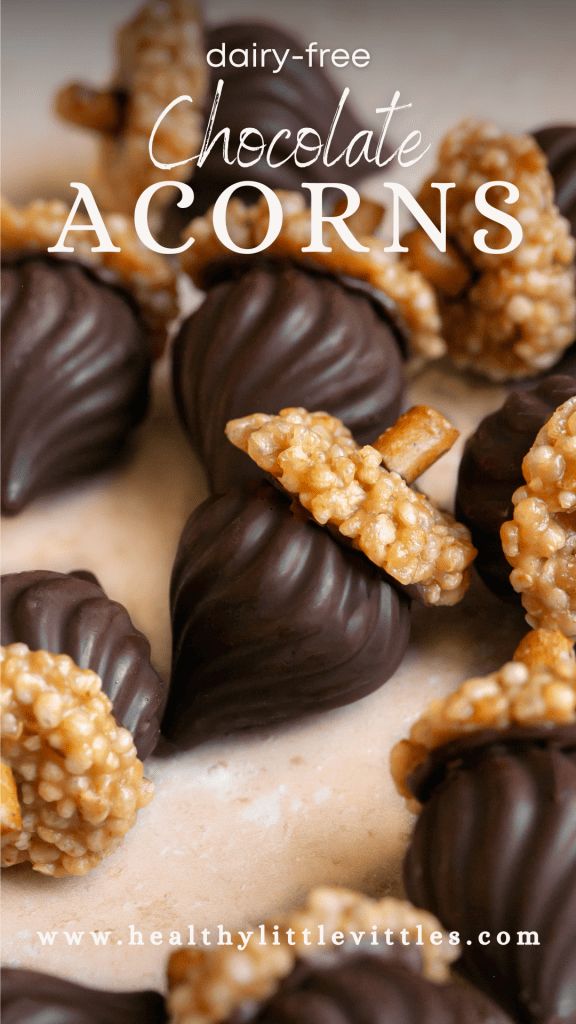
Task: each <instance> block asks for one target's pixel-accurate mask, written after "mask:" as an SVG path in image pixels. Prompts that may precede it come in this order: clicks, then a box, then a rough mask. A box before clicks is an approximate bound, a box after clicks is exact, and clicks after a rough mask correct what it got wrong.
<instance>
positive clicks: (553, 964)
mask: <svg viewBox="0 0 576 1024" xmlns="http://www.w3.org/2000/svg"><path fill="white" fill-rule="evenodd" d="M517 732H518V730H517ZM445 751H446V766H445V769H444V771H443V772H442V773H441V774H440V776H438V763H437V762H438V760H439V758H440V757H441V756H442V750H441V749H440V750H439V751H436V754H435V757H436V765H435V768H434V773H435V774H436V783H435V785H432V786H430V785H428V787H427V790H428V791H427V793H426V791H423V790H422V788H420V789H419V790H417V791H418V796H419V797H421V798H423V799H425V803H424V807H423V809H422V811H421V813H420V816H419V818H418V821H417V824H416V827H415V830H414V835H413V837H412V841H411V844H410V848H409V851H408V854H407V856H406V860H405V865H404V879H405V885H406V890H407V893H408V895H409V897H410V899H411V900H412V901H413V902H414V903H415V904H416V905H417V906H421V907H425V908H426V909H427V910H430V911H431V912H432V913H433V914H435V915H436V916H437V917H438V918H439V919H440V921H441V922H442V924H443V925H444V927H445V928H446V929H448V930H455V931H458V932H460V935H461V937H462V940H463V953H462V961H461V965H462V969H463V971H464V972H465V973H466V974H467V976H468V977H469V979H470V980H472V981H473V982H474V983H475V984H477V985H478V986H479V987H480V988H483V989H484V990H485V991H486V992H487V993H488V994H489V995H490V996H491V997H492V998H494V999H495V1000H496V1001H497V1002H499V1003H501V1005H502V1006H503V1007H504V1008H505V1009H506V1010H507V1012H509V1013H510V1014H511V1015H512V1017H513V1019H514V1020H515V1021H518V1022H520V1024H573V1022H574V1021H575V1020H576V730H574V729H570V728H566V729H565V730H563V729H562V728H560V727H557V728H555V729H552V730H548V739H547V740H546V739H545V737H544V734H542V735H540V736H532V737H531V738H529V737H527V739H526V741H525V742H520V741H519V737H518V735H515V736H513V737H512V738H511V742H510V743H508V742H507V741H506V735H505V734H501V736H500V739H499V740H494V738H493V737H492V742H487V743H484V745H478V744H477V743H475V742H474V741H472V743H471V744H470V747H469V749H467V744H466V740H464V741H461V742H460V743H459V744H452V745H450V747H447V748H445ZM486 932H489V933H490V937H491V942H490V944H489V945H482V944H481V943H480V942H479V940H478V939H479V936H480V934H481V933H486ZM500 932H506V933H509V934H510V942H509V944H507V945H502V944H498V942H497V941H496V936H497V935H498V934H499V933H500ZM519 932H524V933H528V932H536V933H537V936H538V944H537V945H535V944H532V943H533V939H532V940H529V939H528V938H527V937H526V936H525V937H524V939H521V940H520V942H519V939H518V933H519ZM468 942H469V943H470V945H468Z"/></svg>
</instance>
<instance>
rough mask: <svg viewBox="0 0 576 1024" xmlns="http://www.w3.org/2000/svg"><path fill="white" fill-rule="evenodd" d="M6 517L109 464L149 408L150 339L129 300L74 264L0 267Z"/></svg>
mask: <svg viewBox="0 0 576 1024" xmlns="http://www.w3.org/2000/svg"><path fill="white" fill-rule="evenodd" d="M2 336H3V337H2V363H3V366H2V511H3V512H6V513H11V514H13V513H16V512H19V511H20V510H21V509H22V508H24V506H25V505H26V504H28V502H30V501H32V500H33V499H34V498H36V497H38V496H39V495H42V494H44V493H46V492H48V491H52V490H54V489H56V488H58V487H60V486H62V485H63V484H65V483H68V482H70V481H73V480H76V479H78V478H80V477H85V476H87V475H89V474H91V473H93V472H96V471H97V470H100V469H102V468H103V467H105V466H108V465H109V464H110V463H112V462H114V461H115V460H116V459H117V458H118V455H119V454H120V453H121V451H122V449H123V447H124V444H125V442H126V440H127V438H128V437H129V435H130V434H131V432H132V431H133V429H134V428H135V427H136V426H137V425H138V424H139V423H140V421H141V420H142V418H143V416H144V414H145V411H146V408H147V404H148V382H149V374H150V366H151V355H150V348H149V341H148V339H147V337H146V334H145V331H144V328H143V325H142V322H141V320H140V317H139V314H138V312H137V311H136V308H135V306H134V304H133V302H132V300H131V299H130V298H129V296H128V295H127V294H125V293H124V292H123V291H120V290H119V289H118V288H116V287H113V286H112V285H111V284H110V283H107V282H105V281H104V280H102V279H100V278H99V277H97V276H95V275H94V274H93V273H92V272H90V271H88V270H87V269H86V268H85V267H83V266H81V265H80V264H79V263H76V262H73V261H70V260H64V259H57V258H50V257H48V256H41V255H35V256H27V257H26V256H18V257H14V258H12V259H3V262H2Z"/></svg>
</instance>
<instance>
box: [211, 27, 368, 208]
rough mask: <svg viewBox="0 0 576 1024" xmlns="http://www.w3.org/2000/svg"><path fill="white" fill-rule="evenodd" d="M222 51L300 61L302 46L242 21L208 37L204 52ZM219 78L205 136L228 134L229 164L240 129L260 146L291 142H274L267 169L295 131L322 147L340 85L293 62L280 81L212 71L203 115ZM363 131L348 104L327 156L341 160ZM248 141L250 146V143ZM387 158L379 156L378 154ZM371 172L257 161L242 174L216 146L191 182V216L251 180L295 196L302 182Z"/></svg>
mask: <svg viewBox="0 0 576 1024" xmlns="http://www.w3.org/2000/svg"><path fill="white" fill-rule="evenodd" d="M223 44H224V45H225V46H226V50H227V53H228V54H229V53H230V51H231V50H234V49H236V48H241V49H246V50H248V51H249V52H250V53H252V47H253V44H256V48H257V51H258V52H259V51H260V50H261V49H262V48H263V47H274V48H275V49H276V50H278V51H280V52H281V53H284V51H285V50H287V49H290V53H291V54H292V53H296V54H304V48H305V45H306V43H305V42H304V41H303V40H301V39H299V38H298V37H294V36H292V35H290V33H288V32H285V31H284V29H282V28H279V27H278V26H277V25H271V24H267V23H261V22H249V21H246V22H244V21H237V22H230V23H229V24H224V25H218V26H216V27H214V28H212V29H210V30H209V31H208V33H207V37H206V50H207V52H208V51H210V50H211V49H213V48H214V47H221V46H222V45H223ZM220 79H222V80H223V82H224V87H223V91H222V97H221V100H220V105H219V107H218V113H217V116H216V120H215V122H214V128H213V133H212V137H214V136H215V135H216V134H217V133H218V131H220V130H221V129H222V128H225V127H229V128H230V140H231V141H230V158H231V159H232V158H233V157H234V156H235V154H236V151H237V146H238V140H239V137H240V132H241V131H242V129H245V128H247V127H250V128H256V129H257V130H258V131H260V132H261V133H262V135H263V137H264V139H265V141H266V143H267V144H268V143H270V142H271V141H272V139H273V138H274V136H276V135H277V133H278V132H282V131H286V130H287V131H289V132H290V137H289V138H288V139H286V141H285V142H284V141H283V140H281V141H280V143H279V144H278V145H277V146H276V149H275V151H274V163H281V161H282V160H283V159H285V158H286V157H287V156H288V154H289V153H290V152H291V151H292V150H293V148H294V145H295V142H296V136H297V133H298V131H299V130H300V129H302V128H305V127H306V128H313V129H314V130H315V131H316V132H318V134H319V135H320V137H321V139H322V140H323V141H324V140H326V138H327V136H328V132H329V131H330V126H331V124H332V121H333V119H334V115H335V113H336V108H337V106H338V102H339V99H340V96H341V93H342V91H343V89H344V86H342V88H336V86H335V85H334V84H333V82H332V80H331V78H330V77H329V75H328V74H327V73H326V71H325V70H324V69H323V68H321V67H319V65H318V63H317V62H315V63H314V65H313V66H312V67H308V64H307V62H306V61H305V60H292V59H291V56H290V57H289V58H288V60H287V61H286V63H285V65H284V67H283V68H282V71H281V72H280V73H279V74H273V70H272V67H271V66H268V67H267V68H233V67H231V66H230V64H229V62H227V64H226V66H225V67H224V68H213V69H212V72H211V83H210V89H209V93H208V100H207V104H206V106H207V114H208V113H209V112H210V108H211V106H212V101H213V98H214V94H215V91H216V86H217V84H218V81H219V80H220ZM364 127H365V126H364V125H362V124H361V123H360V122H359V121H358V120H357V118H356V115H355V114H354V112H353V109H352V103H351V99H350V97H349V98H348V100H347V102H346V104H345V107H344V109H343V112H342V115H341V117H340V119H339V122H338V125H337V127H336V131H335V133H334V136H333V142H332V147H331V155H333V156H338V155H339V154H340V153H342V151H343V150H344V149H345V148H346V146H347V145H348V143H349V142H350V141H351V140H352V138H353V137H354V135H356V133H357V132H359V131H361V130H362V129H363V128H364ZM250 141H251V143H252V144H254V139H252V140H250ZM307 143H308V145H312V144H313V140H312V139H311V138H308V139H307ZM357 148H358V147H357ZM387 152H388V150H387V149H386V150H385V152H384V155H386V154H387ZM312 156H313V154H309V155H308V156H307V157H306V159H309V160H310V159H312ZM301 159H302V158H301ZM374 170H375V168H374V165H370V164H367V163H366V162H365V161H364V160H362V161H360V163H358V164H357V166H355V167H347V165H346V163H345V161H344V160H338V161H337V163H335V164H334V166H332V167H327V166H325V164H324V163H323V161H322V159H320V158H319V159H316V160H314V162H313V163H311V164H310V166H309V167H298V166H297V165H296V163H295V162H294V160H293V159H289V160H287V162H286V163H283V164H282V166H280V167H271V166H270V164H269V163H268V162H267V161H266V159H265V158H264V159H261V160H259V161H258V163H256V164H255V165H254V166H253V167H250V168H242V167H239V166H238V165H237V164H235V163H232V164H228V163H226V161H225V160H224V157H223V154H222V145H221V144H220V145H216V147H215V148H214V150H213V151H212V152H211V153H210V155H209V157H208V159H207V160H206V162H205V163H204V165H203V166H202V167H198V168H197V169H196V171H195V174H194V177H193V180H192V187H193V188H194V193H195V200H194V213H195V215H198V214H200V213H203V212H204V211H205V210H207V209H208V207H210V206H212V205H213V203H214V202H215V201H216V199H217V198H218V196H219V195H220V193H221V192H222V190H223V189H225V188H227V186H228V185H232V184H233V183H234V182H236V181H242V180H252V181H259V182H263V183H264V184H266V185H269V186H270V187H271V188H283V189H299V188H300V185H301V183H302V182H303V181H320V182H329V181H337V182H340V181H342V182H348V183H353V182H355V181H358V180H359V179H361V178H362V177H364V176H365V175H366V174H370V173H374ZM376 170H377V168H376ZM238 194H239V193H238ZM256 195H257V193H254V192H252V193H250V192H246V195H245V198H246V199H247V201H250V200H251V199H252V198H254V197H255V196H256ZM258 195H259V193H258Z"/></svg>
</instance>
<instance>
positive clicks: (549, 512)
mask: <svg viewBox="0 0 576 1024" xmlns="http://www.w3.org/2000/svg"><path fill="white" fill-rule="evenodd" d="M522 473H523V476H524V479H525V481H526V484H525V486H523V487H519V488H518V490H517V491H516V492H515V493H514V495H513V497H512V501H513V504H514V518H513V519H512V520H511V521H510V522H507V523H504V525H503V526H502V528H501V531H500V533H501V538H502V546H503V548H504V554H505V555H506V558H507V559H508V561H509V563H510V565H511V566H512V573H511V574H510V582H511V584H512V586H513V587H514V589H515V590H516V591H518V593H519V594H520V595H521V598H522V604H523V605H524V608H525V610H526V619H527V621H528V623H529V625H531V626H533V627H538V626H542V627H544V628H546V629H558V630H560V631H561V632H562V633H564V634H565V635H566V636H569V637H576V395H575V396H574V398H570V399H568V401H567V402H564V404H563V405H561V406H560V407H559V408H558V409H557V410H556V412H555V413H554V414H553V416H552V417H551V418H550V419H549V420H548V422H547V423H545V424H544V426H543V427H542V429H541V430H540V432H539V434H538V436H537V438H536V441H535V442H534V445H533V446H532V448H531V449H530V451H529V452H528V454H527V455H526V457H525V459H524V461H523V463H522Z"/></svg>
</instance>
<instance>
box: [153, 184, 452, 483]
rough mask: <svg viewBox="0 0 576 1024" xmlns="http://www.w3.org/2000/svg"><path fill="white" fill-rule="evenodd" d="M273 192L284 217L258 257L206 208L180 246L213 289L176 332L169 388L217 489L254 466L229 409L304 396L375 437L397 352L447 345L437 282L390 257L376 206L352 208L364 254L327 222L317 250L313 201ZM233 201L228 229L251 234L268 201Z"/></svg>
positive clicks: (386, 416)
mask: <svg viewBox="0 0 576 1024" xmlns="http://www.w3.org/2000/svg"><path fill="white" fill-rule="evenodd" d="M278 197H279V201H280V203H281V206H282V210H283V218H284V219H283V227H282V230H281V232H280V235H279V237H278V238H277V239H276V240H275V242H274V243H273V244H272V246H271V247H270V248H269V249H268V250H266V253H264V254H262V259H259V258H258V257H256V256H250V257H244V258H243V257H242V256H238V255H237V254H234V253H232V252H230V251H229V250H227V249H226V248H225V247H224V246H223V245H222V243H221V242H220V240H219V238H218V236H217V235H216V233H215V231H214V227H213V224H212V220H211V217H210V216H209V215H208V216H206V217H204V218H198V219H197V220H195V221H194V222H193V223H192V225H191V231H192V233H193V235H194V237H195V238H196V243H195V245H194V246H193V247H192V250H191V251H190V252H188V253H186V254H184V256H183V257H182V263H183V266H184V269H185V270H186V271H187V273H188V274H189V275H190V276H191V277H192V279H193V281H194V283H195V284H197V285H198V286H199V287H202V288H206V289H207V290H208V294H207V297H206V299H205V301H204V303H203V304H202V305H201V306H200V308H199V309H198V310H197V311H196V312H195V313H194V314H193V315H192V316H191V317H189V318H188V320H186V321H185V322H184V324H183V325H182V328H181V330H180V334H179V336H178V338H177V340H176V344H175V346H174V362H173V385H174V393H175V398H176V405H177V408H178V411H179V414H180V418H181V420H182V423H183V424H184V427H185V430H186V432H187V434H188V436H189V437H190V440H191V441H192V444H193V446H194V448H195V449H196V451H197V452H198V454H199V456H200V458H201V460H202V462H203V464H204V465H205V467H206V471H207V474H208V477H209V482H210V484H211V487H212V488H213V489H214V490H216V491H222V490H224V489H225V487H226V486H230V485H234V484H237V483H242V482H244V481H246V480H247V479H251V478H254V477H256V476H257V475H258V474H257V471H256V469H255V468H254V467H251V466H250V464H249V463H248V462H247V461H246V460H242V459H241V458H240V457H239V456H238V454H237V453H236V452H234V451H233V449H231V448H230V446H229V445H227V444H226V441H225V438H224V427H225V424H226V422H227V421H228V420H229V419H234V418H237V417H239V416H242V415H247V414H248V413H250V412H251V411H252V409H254V408H258V409H262V410H263V411H266V412H271V413H272V412H276V411H277V410H278V409H280V408H283V407H285V406H286V405H291V404H294V403H296V404H298V405H303V404H305V405H306V406H307V407H308V408H316V409H318V408H320V409H326V410H327V411H328V412H331V413H333V414H334V415H336V416H338V417H341V418H343V419H345V420H346V422H347V423H348V424H349V425H350V427H351V428H352V429H353V430H354V432H355V434H356V436H357V437H358V438H359V440H360V441H368V440H369V439H371V438H373V437H375V436H377V435H378V434H379V433H381V432H382V431H383V430H384V429H385V428H386V427H387V426H390V425H391V423H393V422H394V420H395V418H396V416H397V414H398V411H399V408H400V403H401V401H402V395H403V370H402V355H403V354H406V353H407V351H408V350H409V349H410V350H412V351H414V352H416V353H417V354H418V355H424V356H428V357H429V356H431V355H433V354H438V353H439V352H440V351H442V350H443V345H442V340H441V338H440V337H439V336H438V334H437V328H438V318H437V311H436V308H435V303H434V298H433V295H432V292H431V289H430V288H429V286H428V285H427V284H426V283H425V282H424V281H423V279H422V278H421V277H420V275H418V274H416V273H412V272H410V271H407V270H406V268H404V267H403V266H402V265H401V264H400V263H398V262H393V261H392V260H389V259H386V258H385V255H384V254H383V253H382V251H381V245H380V244H379V243H378V242H377V240H376V239H375V238H374V237H373V236H372V234H370V232H372V231H373V230H374V229H375V227H376V226H377V224H378V223H379V222H380V219H381V216H382V208H381V207H379V206H378V205H377V204H375V203H371V202H366V201H365V202H363V203H362V205H361V207H360V209H359V210H358V211H357V214H356V215H355V216H354V217H353V218H352V221H353V223H354V229H355V230H356V232H357V233H358V234H359V235H360V236H361V237H362V242H363V244H365V245H366V246H367V247H368V249H369V252H368V253H367V254H365V255H364V256H363V257H358V254H356V256H354V254H351V253H350V251H349V250H347V249H346V248H345V247H344V246H343V244H342V240H341V239H339V237H338V236H337V235H335V233H334V234H330V232H328V233H329V234H330V243H331V247H332V248H331V252H330V253H324V254H314V255H310V254H305V253H303V252H302V251H301V250H302V241H303V237H304V235H305V233H306V232H307V231H309V230H310V212H309V211H308V210H307V208H306V207H305V204H304V202H303V200H302V198H301V197H300V196H298V195H295V194H293V193H279V194H278ZM229 212H230V216H229V220H230V230H231V232H232V235H233V236H234V237H238V238H239V239H241V244H242V246H243V247H248V248H250V247H251V246H253V245H255V244H256V243H257V241H259V240H260V239H259V236H260V232H261V230H265V227H264V225H265V221H266V217H267V207H266V204H265V203H264V202H260V203H257V204H256V205H255V206H253V207H247V206H246V205H245V204H243V203H241V202H240V201H236V202H235V203H233V204H231V206H230V211H229Z"/></svg>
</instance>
